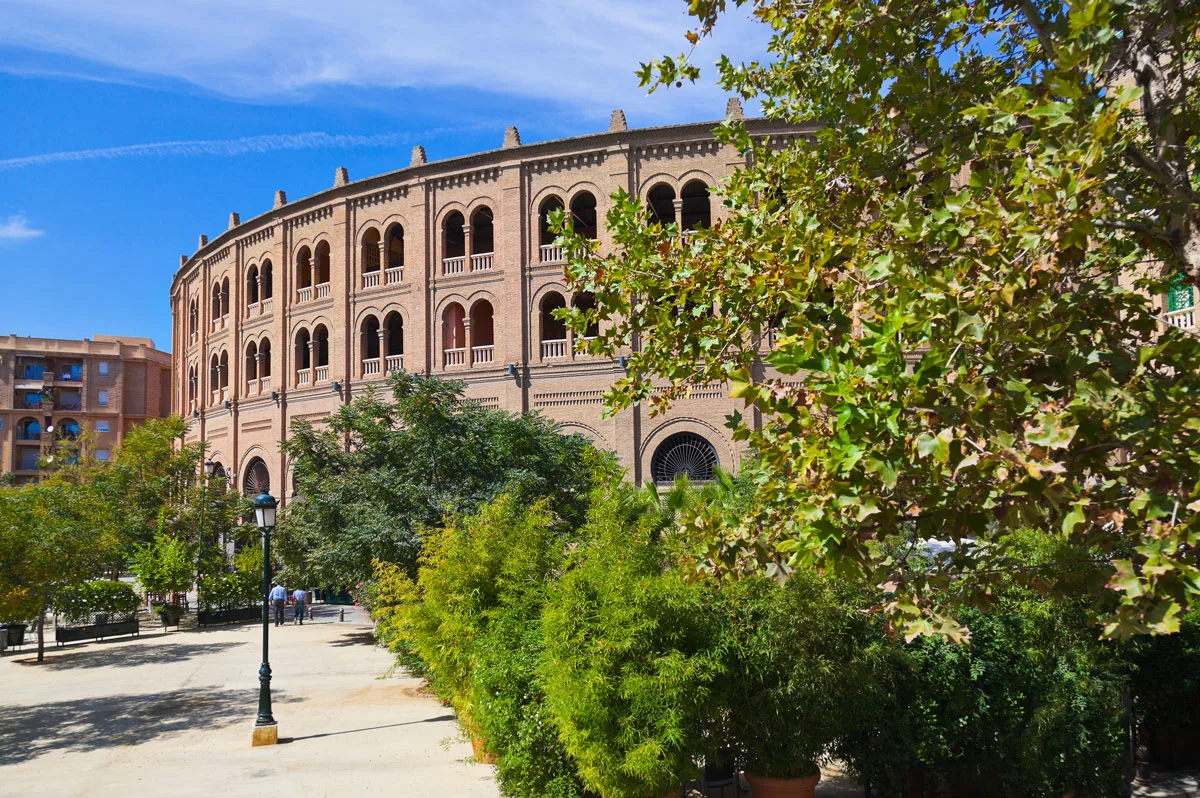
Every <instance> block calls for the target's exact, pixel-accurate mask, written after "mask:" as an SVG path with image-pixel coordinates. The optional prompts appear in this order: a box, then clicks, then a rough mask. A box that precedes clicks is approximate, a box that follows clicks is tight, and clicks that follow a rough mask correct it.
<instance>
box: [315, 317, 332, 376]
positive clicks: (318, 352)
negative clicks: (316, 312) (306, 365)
mask: <svg viewBox="0 0 1200 798" xmlns="http://www.w3.org/2000/svg"><path fill="white" fill-rule="evenodd" d="M313 360H314V361H315V362H314V363H313V365H314V366H318V367H319V366H328V365H329V330H327V329H326V328H325V325H324V324H318V325H317V328H316V329H315V330H313Z"/></svg>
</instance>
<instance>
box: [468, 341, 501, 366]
mask: <svg viewBox="0 0 1200 798" xmlns="http://www.w3.org/2000/svg"><path fill="white" fill-rule="evenodd" d="M495 352H496V347H495V346H494V345H492V344H488V345H487V346H473V347H471V364H472V365H474V364H476V363H491V362H492V356H493V355H494V354H495Z"/></svg>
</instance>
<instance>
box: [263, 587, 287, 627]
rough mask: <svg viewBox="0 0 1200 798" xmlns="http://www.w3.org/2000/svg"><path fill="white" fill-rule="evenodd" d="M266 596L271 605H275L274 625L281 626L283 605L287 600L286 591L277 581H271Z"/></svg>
mask: <svg viewBox="0 0 1200 798" xmlns="http://www.w3.org/2000/svg"><path fill="white" fill-rule="evenodd" d="M267 598H269V599H271V605H272V606H274V607H275V625H276V626H283V606H284V603H285V602H286V601H287V591H286V590H284V589H283V587H282V586H281V585H280V584H279V583H278V582H272V583H271V592H270V593H269V594H268V595H267Z"/></svg>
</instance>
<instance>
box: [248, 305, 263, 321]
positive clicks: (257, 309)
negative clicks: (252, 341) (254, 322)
mask: <svg viewBox="0 0 1200 798" xmlns="http://www.w3.org/2000/svg"><path fill="white" fill-rule="evenodd" d="M260 315H262V305H261V304H260V303H258V302H251V303H250V304H249V305H246V318H248V319H252V318H254V317H255V316H260Z"/></svg>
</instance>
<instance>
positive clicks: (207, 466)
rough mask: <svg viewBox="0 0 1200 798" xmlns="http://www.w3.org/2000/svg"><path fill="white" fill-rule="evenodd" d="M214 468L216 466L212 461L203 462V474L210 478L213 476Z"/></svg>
mask: <svg viewBox="0 0 1200 798" xmlns="http://www.w3.org/2000/svg"><path fill="white" fill-rule="evenodd" d="M216 468H217V464H216V463H214V462H213V461H212V460H205V461H204V473H205V474H208V475H209V476H210V477H211V476H212V475H213V471H215V470H216Z"/></svg>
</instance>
